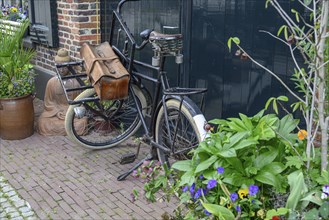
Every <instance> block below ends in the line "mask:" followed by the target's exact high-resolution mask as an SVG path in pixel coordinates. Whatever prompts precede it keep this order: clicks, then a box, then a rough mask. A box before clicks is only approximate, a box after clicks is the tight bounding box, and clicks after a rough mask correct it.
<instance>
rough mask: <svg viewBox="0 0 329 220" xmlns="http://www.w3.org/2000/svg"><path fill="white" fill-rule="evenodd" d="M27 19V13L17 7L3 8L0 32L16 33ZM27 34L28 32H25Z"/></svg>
mask: <svg viewBox="0 0 329 220" xmlns="http://www.w3.org/2000/svg"><path fill="white" fill-rule="evenodd" d="M26 19H27V11H26V10H24V11H23V10H22V9H17V8H16V7H9V6H6V7H2V8H1V11H0V30H9V31H15V30H16V29H17V27H19V26H20V25H21V24H22V21H24V20H26ZM25 33H27V32H25Z"/></svg>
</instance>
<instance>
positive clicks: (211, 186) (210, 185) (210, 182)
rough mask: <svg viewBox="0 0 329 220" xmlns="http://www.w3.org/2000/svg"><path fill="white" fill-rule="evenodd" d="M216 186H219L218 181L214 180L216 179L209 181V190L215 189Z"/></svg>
mask: <svg viewBox="0 0 329 220" xmlns="http://www.w3.org/2000/svg"><path fill="white" fill-rule="evenodd" d="M216 184H217V181H216V180H214V179H211V180H209V181H208V184H207V189H212V188H214V187H215V186H216Z"/></svg>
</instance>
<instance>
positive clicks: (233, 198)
mask: <svg viewBox="0 0 329 220" xmlns="http://www.w3.org/2000/svg"><path fill="white" fill-rule="evenodd" d="M230 198H231V200H232V202H235V201H236V200H237V199H238V194H237V193H235V192H234V193H232V194H231V195H230Z"/></svg>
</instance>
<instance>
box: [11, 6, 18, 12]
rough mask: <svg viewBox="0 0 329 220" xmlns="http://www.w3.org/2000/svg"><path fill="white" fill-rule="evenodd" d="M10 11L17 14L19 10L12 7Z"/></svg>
mask: <svg viewBox="0 0 329 220" xmlns="http://www.w3.org/2000/svg"><path fill="white" fill-rule="evenodd" d="M10 11H11V12H14V13H15V12H17V11H18V10H17V8H15V7H12V8H10Z"/></svg>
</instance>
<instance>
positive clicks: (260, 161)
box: [254, 147, 279, 169]
mask: <svg viewBox="0 0 329 220" xmlns="http://www.w3.org/2000/svg"><path fill="white" fill-rule="evenodd" d="M268 148H269V150H268V151H267V152H265V153H261V154H260V155H259V156H258V157H256V159H255V161H254V165H255V167H257V168H258V169H262V168H263V167H264V166H265V165H267V164H269V163H272V162H273V161H274V159H275V158H276V157H277V156H278V154H279V150H278V148H274V147H268Z"/></svg>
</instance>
